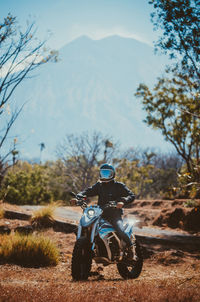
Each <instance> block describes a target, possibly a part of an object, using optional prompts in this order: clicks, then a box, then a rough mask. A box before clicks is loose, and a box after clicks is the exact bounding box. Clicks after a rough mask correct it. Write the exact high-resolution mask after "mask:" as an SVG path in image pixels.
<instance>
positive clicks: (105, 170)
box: [99, 164, 115, 182]
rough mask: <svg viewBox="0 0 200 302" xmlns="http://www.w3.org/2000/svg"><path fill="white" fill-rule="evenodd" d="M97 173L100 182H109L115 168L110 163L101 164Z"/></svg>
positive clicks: (113, 175)
mask: <svg viewBox="0 0 200 302" xmlns="http://www.w3.org/2000/svg"><path fill="white" fill-rule="evenodd" d="M99 175H100V180H101V181H102V182H109V181H111V180H113V179H114V177H115V169H114V167H113V166H112V165H109V164H103V165H101V167H100V171H99Z"/></svg>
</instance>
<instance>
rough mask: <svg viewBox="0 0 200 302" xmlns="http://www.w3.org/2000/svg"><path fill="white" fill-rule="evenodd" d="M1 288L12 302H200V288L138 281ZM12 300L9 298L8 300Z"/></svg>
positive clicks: (4, 299)
mask: <svg viewBox="0 0 200 302" xmlns="http://www.w3.org/2000/svg"><path fill="white" fill-rule="evenodd" d="M9 289H10V287H9V286H8V285H5V286H3V287H1V286H0V292H1V296H2V300H0V301H4V302H7V301H12V302H21V301H27V302H31V301H34V302H39V301H41V302H42V301H51V302H54V301H55V302H57V301H59V302H66V301H67V302H82V301H84V302H93V301H96V302H107V301H110V302H121V301H123V302H199V290H198V288H192V287H190V288H187V287H185V288H182V287H181V285H180V286H179V285H176V284H166V282H155V281H154V282H144V281H142V282H136V281H118V282H117V281H115V282H106V281H95V282H77V283H68V284H61V283H60V284H59V286H57V285H55V284H50V285H47V284H44V285H43V286H42V287H39V288H38V287H35V286H34V284H27V285H26V286H24V287H22V286H18V287H14V288H12V298H11V295H10V294H8V293H9ZM9 297H10V298H9Z"/></svg>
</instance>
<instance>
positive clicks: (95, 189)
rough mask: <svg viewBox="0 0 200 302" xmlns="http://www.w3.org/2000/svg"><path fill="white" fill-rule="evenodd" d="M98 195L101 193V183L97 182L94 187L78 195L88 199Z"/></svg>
mask: <svg viewBox="0 0 200 302" xmlns="http://www.w3.org/2000/svg"><path fill="white" fill-rule="evenodd" d="M98 193H99V183H98V182H97V183H96V184H94V185H93V186H91V187H88V188H87V189H85V190H84V191H82V192H80V193H78V195H79V194H80V195H85V196H87V197H92V196H96V195H98Z"/></svg>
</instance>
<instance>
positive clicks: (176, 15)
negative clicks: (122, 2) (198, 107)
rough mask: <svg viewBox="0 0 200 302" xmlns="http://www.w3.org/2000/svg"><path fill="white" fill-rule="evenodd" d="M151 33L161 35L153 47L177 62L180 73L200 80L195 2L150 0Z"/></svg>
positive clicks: (197, 7)
mask: <svg viewBox="0 0 200 302" xmlns="http://www.w3.org/2000/svg"><path fill="white" fill-rule="evenodd" d="M149 3H151V4H153V7H154V12H153V14H152V21H153V23H154V26H155V29H161V32H162V33H163V34H162V36H161V37H160V39H159V40H158V42H157V44H156V46H157V47H159V48H161V49H162V50H164V51H165V52H167V53H169V54H170V57H171V58H176V60H177V61H179V60H181V64H180V63H178V64H177V66H178V65H179V66H181V69H182V71H183V72H184V73H185V74H187V75H190V77H192V78H196V79H198V81H199V80H200V72H199V70H200V31H199V28H200V14H199V11H200V2H199V0H173V1H169V0H151V1H149Z"/></svg>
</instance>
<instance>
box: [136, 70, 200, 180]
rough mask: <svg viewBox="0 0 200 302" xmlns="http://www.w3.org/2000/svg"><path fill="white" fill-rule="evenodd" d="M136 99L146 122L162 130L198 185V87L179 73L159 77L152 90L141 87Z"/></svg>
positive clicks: (199, 107)
mask: <svg viewBox="0 0 200 302" xmlns="http://www.w3.org/2000/svg"><path fill="white" fill-rule="evenodd" d="M136 96H137V97H139V98H141V99H142V103H143V107H144V109H145V110H146V119H145V122H146V123H147V124H148V125H149V126H152V127H153V128H154V129H159V130H161V132H162V134H163V136H164V138H165V139H166V140H167V141H169V142H171V143H172V144H173V146H174V147H175V149H176V151H177V152H178V154H179V155H180V156H181V157H182V158H183V160H184V161H185V163H186V166H187V172H188V173H190V174H191V177H192V179H194V181H195V182H197V183H199V182H200V169H199V168H198V166H199V160H200V158H199V156H200V118H199V117H198V116H200V106H199V103H198V100H199V97H200V95H199V91H198V85H197V83H195V82H194V81H192V80H190V79H189V78H188V77H186V76H183V75H182V74H179V73H175V72H174V74H173V78H172V79H169V78H160V79H159V80H158V83H157V84H156V85H155V87H154V89H153V90H152V91H150V89H149V88H148V87H147V86H145V85H143V84H141V85H140V86H139V88H138V89H137V93H136Z"/></svg>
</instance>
